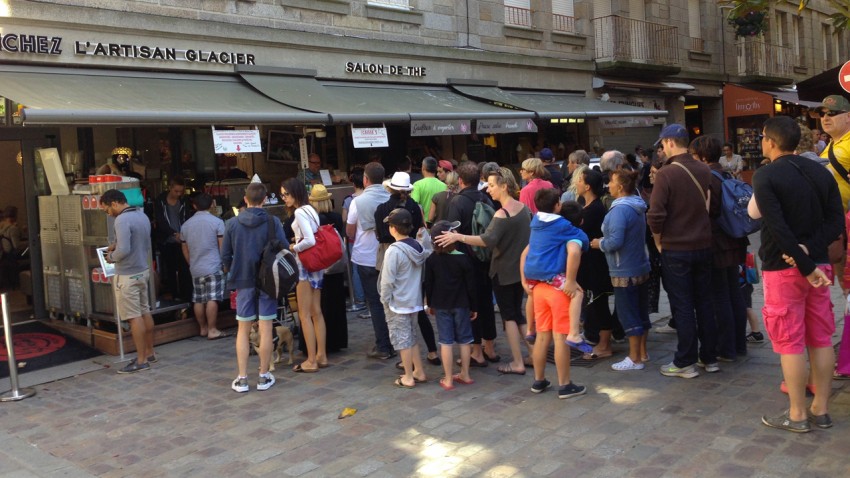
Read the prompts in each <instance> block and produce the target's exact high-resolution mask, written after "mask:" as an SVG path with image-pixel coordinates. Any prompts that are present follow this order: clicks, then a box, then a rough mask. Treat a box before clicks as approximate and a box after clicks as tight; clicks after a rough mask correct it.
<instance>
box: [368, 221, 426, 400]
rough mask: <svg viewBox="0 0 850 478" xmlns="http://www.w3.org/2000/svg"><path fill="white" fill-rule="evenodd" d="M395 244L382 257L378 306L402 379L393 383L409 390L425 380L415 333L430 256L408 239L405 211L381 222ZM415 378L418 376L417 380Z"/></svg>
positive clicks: (413, 240) (408, 231)
mask: <svg viewBox="0 0 850 478" xmlns="http://www.w3.org/2000/svg"><path fill="white" fill-rule="evenodd" d="M384 222H385V223H387V224H389V226H390V234H392V236H393V238H394V239H395V242H393V243H392V244H390V246H389V247H388V248H387V252H386V253H385V254H384V264H383V266H382V268H381V282H380V289H381V303H382V304H383V305H384V314H385V315H386V320H387V328H388V329H389V333H390V343H391V344H392V346H393V349H395V350H396V351H398V353H399V355H401V363H402V365H403V366H404V375H402V376H400V377H399V378H398V379H396V381H395V386H396V387H400V388H413V386H414V385H416V382H424V381H425V380H426V377H425V371H424V369H423V368H422V354H421V353H420V352H419V343H418V338H417V334H416V331H417V330H418V329H419V320H418V315H419V311H420V310H423V308H424V306H423V300H422V278H423V270H424V268H425V260H426V259H428V256H429V255H430V254H431V249H430V248H428V249H426V248H425V247H424V246H423V245H422V244H421V243H420V242H418V241H417V240H415V239H411V238H410V237H409V236H408V234H410V231H411V228H412V227H413V217H412V216H411V214H410V212H409V211H408V210H407V209H401V208H399V209H394V210H393V211H392V212H390V215H389V216H387V217H386V218H384ZM417 375H418V376H417Z"/></svg>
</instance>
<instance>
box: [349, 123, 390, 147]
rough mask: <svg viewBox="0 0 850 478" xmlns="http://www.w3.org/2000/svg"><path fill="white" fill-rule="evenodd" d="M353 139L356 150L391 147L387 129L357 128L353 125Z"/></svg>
mask: <svg viewBox="0 0 850 478" xmlns="http://www.w3.org/2000/svg"><path fill="white" fill-rule="evenodd" d="M351 139H352V141H353V142H354V147H355V148H386V147H388V146H389V145H390V141H389V139H387V128H386V127H381V128H355V127H354V125H351Z"/></svg>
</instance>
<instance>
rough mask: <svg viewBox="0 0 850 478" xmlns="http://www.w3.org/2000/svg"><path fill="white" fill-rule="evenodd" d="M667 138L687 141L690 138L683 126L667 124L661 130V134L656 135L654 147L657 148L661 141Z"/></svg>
mask: <svg viewBox="0 0 850 478" xmlns="http://www.w3.org/2000/svg"><path fill="white" fill-rule="evenodd" d="M667 138H680V139H688V138H690V136H689V135H688V130H686V129H685V127H684V126H682V125H680V124H678V123H673V124H668V125H667V126H665V127H664V129H662V130H661V134H659V135H658V141H656V142H655V147H656V148H657V147H658V145H660V144H661V140H662V139H667Z"/></svg>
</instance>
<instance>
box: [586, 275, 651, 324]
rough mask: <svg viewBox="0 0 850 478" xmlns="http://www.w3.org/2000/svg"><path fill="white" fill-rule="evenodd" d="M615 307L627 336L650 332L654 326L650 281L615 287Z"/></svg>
mask: <svg viewBox="0 0 850 478" xmlns="http://www.w3.org/2000/svg"><path fill="white" fill-rule="evenodd" d="M603 299H605V298H604V297H603V298H602V299H598V300H603ZM614 307H616V308H617V318H618V319H619V320H620V323H621V324H622V325H623V330H624V331H625V332H626V336H627V337H640V336H641V335H643V334H645V333H646V332H649V329H650V327H652V323H651V322H650V321H649V281H646V282H644V283H643V284H641V285H630V286H628V287H614ZM603 330H604V329H603Z"/></svg>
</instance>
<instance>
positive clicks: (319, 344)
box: [295, 281, 328, 370]
mask: <svg viewBox="0 0 850 478" xmlns="http://www.w3.org/2000/svg"><path fill="white" fill-rule="evenodd" d="M295 295H296V297H297V299H298V316H299V319H300V321H301V332H302V333H303V334H304V343H305V344H306V345H307V360H305V361H304V362H303V363H301V368H302V369H307V370H316V369H317V368H319V364H322V365H324V364H326V363H328V356H327V351H326V346H325V344H326V329H325V317H324V315H322V290H321V289H313V288H312V287H310V283H309V282H308V281H301V282H299V283H298V285H297V286H296V288H295Z"/></svg>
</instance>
